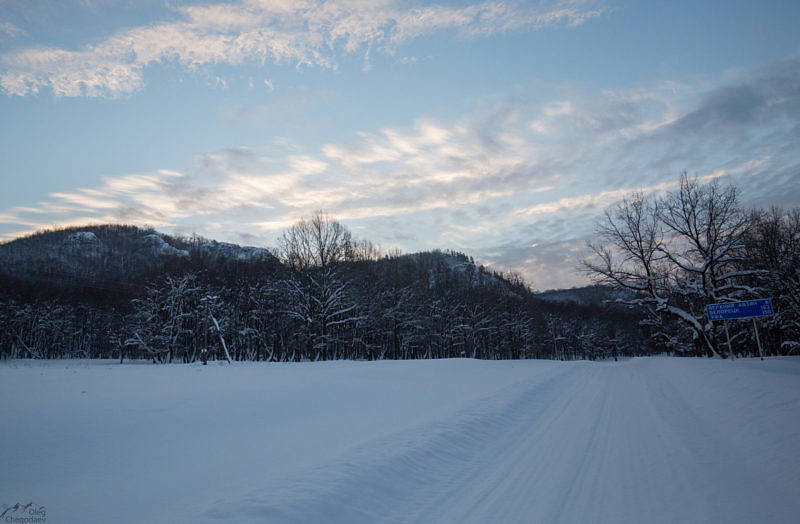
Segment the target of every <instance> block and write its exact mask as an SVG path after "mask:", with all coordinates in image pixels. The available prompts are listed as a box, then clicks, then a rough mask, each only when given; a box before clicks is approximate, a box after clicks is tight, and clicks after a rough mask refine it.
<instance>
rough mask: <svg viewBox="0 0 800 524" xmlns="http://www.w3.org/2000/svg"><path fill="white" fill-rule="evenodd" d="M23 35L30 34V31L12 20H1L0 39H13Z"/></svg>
mask: <svg viewBox="0 0 800 524" xmlns="http://www.w3.org/2000/svg"><path fill="white" fill-rule="evenodd" d="M23 36H28V33H26V32H25V31H23V30H22V29H20V28H19V27H17V26H15V25H14V24H12V23H11V22H0V41H2V40H13V39H15V38H19V37H23Z"/></svg>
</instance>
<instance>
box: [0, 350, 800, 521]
mask: <svg viewBox="0 0 800 524" xmlns="http://www.w3.org/2000/svg"><path fill="white" fill-rule="evenodd" d="M0 391H2V395H3V399H4V402H3V404H2V407H0V415H1V419H2V420H3V424H2V427H0V435H1V436H2V439H0V442H2V446H0V463H2V465H3V476H2V480H0V494H1V495H0V496H2V497H3V499H2V500H0V504H3V505H5V506H12V505H13V504H15V503H17V502H20V503H27V502H29V501H33V502H35V503H36V504H39V505H43V506H45V507H46V508H47V512H48V516H47V519H48V520H47V522H110V521H115V522H276V523H283V522H298V523H299V522H333V523H339V522H340V523H353V522H365V523H390V522H391V523H401V522H420V523H429V522H453V523H456V522H458V523H461V522H475V523H485V522H508V523H522V522H531V523H539V522H542V523H551V522H552V523H558V522H563V523H581V522H608V523H612V522H613V523H640V522H649V523H659V522H664V523H674V522H693V523H704V522H714V523H716V522H719V523H769V522H775V523H790V522H798V521H799V520H798V519H800V359H775V360H766V361H760V360H739V361H735V362H728V361H721V360H699V359H668V358H650V359H635V360H631V361H626V362H600V363H594V362H568V363H561V362H543V361H518V362H513V361H506V362H480V361H471V360H445V361H416V362H377V363H364V362H329V363H317V364H310V363H309V364H286V365H284V364H281V365H276V364H253V363H250V364H243V365H231V366H228V365H225V366H221V365H209V366H206V367H202V366H194V365H191V366H185V365H183V366H177V365H176V366H149V365H137V364H131V365H123V366H119V365H116V364H111V363H108V362H103V363H97V362H69V361H61V362H45V363H38V362H22V361H15V362H10V363H3V364H2V365H0ZM0 507H1V506H0Z"/></svg>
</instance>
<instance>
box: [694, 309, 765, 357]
mask: <svg viewBox="0 0 800 524" xmlns="http://www.w3.org/2000/svg"><path fill="white" fill-rule="evenodd" d="M706 313H707V314H708V319H709V320H711V321H714V320H722V322H723V324H724V325H725V336H726V337H727V339H728V351H729V352H730V355H731V360H733V347H732V346H731V336H730V334H729V333H728V322H727V321H728V319H733V318H752V319H753V329H755V331H756V342H757V343H758V354H759V356H760V357H761V360H764V352H763V351H762V350H761V338H760V337H759V336H758V326H757V325H756V317H769V316H772V315H774V314H775V312H774V310H773V309H772V300H771V299H769V298H762V299H758V300H744V301H742V302H722V303H719V304H708V305H707V306H706Z"/></svg>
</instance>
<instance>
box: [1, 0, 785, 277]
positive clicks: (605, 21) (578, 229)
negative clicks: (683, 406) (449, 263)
mask: <svg viewBox="0 0 800 524" xmlns="http://www.w3.org/2000/svg"><path fill="white" fill-rule="evenodd" d="M798 20H800V4H798V3H797V2H793V1H783V2H778V1H774V2H769V1H768V2H734V1H726V2H697V1H692V2H680V1H674V2H633V1H630V2H629V1H612V0H602V1H593V0H575V1H558V0H555V1H545V2H513V1H495V0H485V1H482V2H480V1H479V2H441V3H428V2H396V1H390V0H374V1H364V0H353V1H330V2H320V1H313V0H308V1H305V0H304V1H289V0H286V1H283V0H243V1H239V2H235V1H233V2H223V3H211V2H182V1H176V0H169V1H164V0H136V1H134V0H122V1H117V2H112V1H106V0H97V1H94V0H66V1H61V2H52V1H50V2H39V1H17V0H0V117H1V120H0V121H1V122H2V126H1V127H0V158H2V159H3V161H2V164H0V175H1V176H2V177H3V188H4V190H3V191H2V193H0V238H2V239H10V238H14V237H15V236H18V235H20V234H23V233H26V232H30V231H34V230H36V229H39V228H42V227H52V226H54V225H74V224H84V223H105V222H122V223H133V224H141V225H144V224H147V225H152V226H154V227H156V228H158V229H160V230H163V231H167V232H176V233H184V234H191V233H198V234H201V235H203V236H207V237H210V238H214V239H217V240H224V241H231V242H237V243H243V244H250V245H262V246H273V245H275V243H276V239H277V237H278V236H279V234H280V233H281V231H282V230H283V229H284V228H286V227H287V226H289V225H291V224H292V223H293V222H294V221H296V220H297V219H299V218H301V217H303V216H305V215H308V214H309V213H311V212H313V211H314V210H317V209H323V210H325V211H327V212H328V213H330V214H331V215H332V216H334V217H337V218H338V219H339V220H341V221H342V222H343V223H345V224H346V225H347V226H349V227H350V228H351V229H352V230H353V231H354V232H355V233H356V234H357V235H358V236H360V237H363V238H367V239H370V240H372V241H373V242H375V243H377V244H379V245H380V246H382V247H384V248H400V249H402V250H403V251H406V252H409V251H416V250H422V249H431V248H452V249H457V250H461V251H464V252H466V253H468V254H470V255H472V256H474V257H475V259H476V260H477V261H479V262H482V263H485V264H489V265H491V266H492V267H494V268H496V269H498V270H502V271H507V270H514V271H517V272H519V273H521V274H522V275H523V276H525V277H526V278H527V279H528V280H529V281H530V282H531V283H532V284H533V286H534V287H536V288H539V289H549V288H554V287H566V286H572V285H579V284H582V283H584V280H583V276H582V275H580V274H579V273H578V272H576V271H575V269H576V267H577V266H578V263H579V260H580V259H581V257H583V256H584V255H586V247H585V246H586V242H587V240H590V239H591V238H592V236H593V228H594V223H595V221H596V220H597V218H598V216H599V215H600V214H601V213H602V211H603V209H604V208H605V207H607V206H609V205H611V204H613V202H614V201H615V200H617V199H619V198H621V197H622V196H624V195H625V194H626V193H628V192H630V191H635V190H645V191H663V190H669V189H670V188H672V187H674V185H675V183H676V182H677V180H678V177H679V175H680V173H681V172H682V171H683V170H687V171H688V172H689V173H690V174H693V175H697V176H699V177H704V178H705V179H711V178H715V177H716V178H721V180H722V181H723V182H724V183H733V184H736V185H737V186H739V187H740V188H741V189H742V199H743V203H744V204H745V205H748V206H769V205H781V206H785V207H790V206H797V205H800V144H799V143H798V142H799V141H800V139H799V137H800V32H798V31H797V21H798Z"/></svg>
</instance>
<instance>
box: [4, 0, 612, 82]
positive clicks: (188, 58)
mask: <svg viewBox="0 0 800 524" xmlns="http://www.w3.org/2000/svg"><path fill="white" fill-rule="evenodd" d="M175 10H176V17H177V20H176V21H164V22H161V23H155V24H152V25H148V26H141V27H134V28H130V29H126V30H123V31H119V32H117V33H116V34H114V35H112V36H111V37H109V38H106V39H104V40H101V41H98V42H92V43H87V44H86V45H84V46H83V47H82V48H79V49H63V48H54V47H29V48H24V49H21V50H17V51H15V52H12V53H7V54H5V55H3V56H2V57H1V62H0V63H2V69H0V87H2V89H3V90H4V91H5V92H6V93H9V94H13V95H20V96H24V95H27V94H30V93H35V92H38V91H39V90H41V89H44V88H50V89H52V91H53V93H55V94H56V95H57V96H68V97H74V96H89V97H102V96H117V95H121V94H127V93H132V92H134V91H136V90H139V89H141V88H142V87H143V86H144V78H143V72H144V70H145V68H147V67H148V66H150V65H152V64H162V63H171V62H174V63H178V64H180V65H182V66H184V67H186V68H188V69H192V70H196V69H198V68H200V67H205V66H213V65H215V64H230V65H240V64H243V63H256V64H264V63H266V62H274V63H279V64H280V63H288V64H295V65H296V66H297V67H302V66H314V67H321V68H333V69H335V68H336V67H337V66H338V61H339V60H340V58H341V57H342V56H345V55H351V54H354V53H360V52H364V53H366V54H368V53H369V51H370V50H371V49H377V50H379V51H381V52H384V53H390V54H392V53H394V52H395V50H396V49H397V47H398V46H400V45H402V44H404V43H406V42H409V41H411V40H414V39H418V38H422V37H426V36H430V35H433V34H436V33H442V32H447V31H453V32H455V33H456V34H457V35H458V36H460V37H463V38H482V37H487V36H491V35H493V34H497V33H505V32H510V31H528V30H536V29H540V28H543V27H546V26H551V25H555V24H565V25H568V26H576V25H581V24H583V23H584V22H586V21H587V20H588V19H590V18H593V17H596V16H599V15H600V14H601V9H600V8H599V7H597V6H596V5H595V2H594V1H592V0H583V1H576V0H554V1H549V0H543V1H542V2H537V3H529V2H502V1H499V0H485V1H483V2H480V3H475V4H471V5H467V6H459V7H451V6H441V5H430V6H424V7H408V4H407V3H405V2H400V1H391V0H384V1H375V2H360V1H357V0H335V1H322V0H294V1H292V0H288V1H283V2H281V1H272V0H242V1H239V2H231V3H224V4H210V5H191V6H183V7H176V8H175ZM6 26H7V27H6ZM17 29H18V28H16V27H15V26H12V25H10V24H6V25H3V26H0V32H2V31H3V30H5V32H6V33H10V32H12V31H15V30H17Z"/></svg>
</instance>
